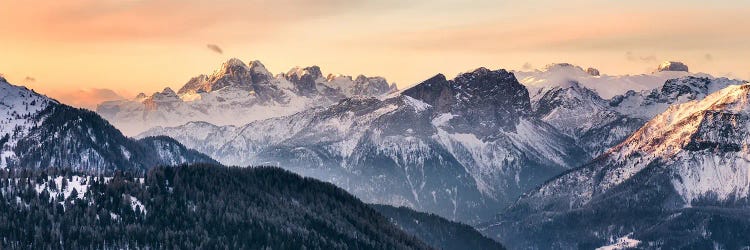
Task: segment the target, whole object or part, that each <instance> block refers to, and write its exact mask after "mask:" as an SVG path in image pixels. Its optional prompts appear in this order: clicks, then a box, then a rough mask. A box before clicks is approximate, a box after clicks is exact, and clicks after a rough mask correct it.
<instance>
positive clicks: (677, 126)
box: [486, 85, 750, 248]
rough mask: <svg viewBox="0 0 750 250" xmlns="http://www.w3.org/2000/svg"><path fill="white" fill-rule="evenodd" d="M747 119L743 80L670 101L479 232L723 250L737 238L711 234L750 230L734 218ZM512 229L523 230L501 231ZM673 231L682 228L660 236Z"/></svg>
mask: <svg viewBox="0 0 750 250" xmlns="http://www.w3.org/2000/svg"><path fill="white" fill-rule="evenodd" d="M748 122H750V85H732V86H729V87H726V88H724V89H722V90H720V91H718V92H716V93H714V94H711V95H709V96H707V97H706V98H704V99H702V100H695V101H690V102H687V103H684V104H680V105H674V106H671V107H670V108H669V109H667V110H666V111H665V112H663V113H661V114H659V115H658V116H656V117H654V118H653V119H651V120H650V121H649V122H648V123H646V124H645V125H644V126H643V127H642V128H640V129H639V130H638V131H636V132H635V133H634V134H633V135H631V136H630V137H628V138H627V139H626V140H625V141H624V142H622V143H621V144H619V145H617V146H616V147H614V148H612V149H611V150H610V151H608V152H607V153H605V154H604V155H602V156H601V157H599V158H597V159H596V160H594V161H593V162H592V163H590V164H587V165H586V166H583V167H581V168H578V169H575V170H572V171H570V172H568V173H566V174H563V175H561V176H559V177H556V178H554V179H552V180H550V181H548V182H547V183H546V184H544V185H543V186H541V187H540V188H538V189H536V190H534V191H532V192H530V193H529V194H527V195H525V196H524V197H522V198H521V199H520V200H519V201H518V202H517V203H516V204H515V205H514V206H512V207H511V209H509V210H508V211H506V212H505V213H504V214H503V217H502V218H501V219H500V220H499V221H498V222H495V223H492V224H489V225H488V226H487V227H486V230H487V231H488V232H491V233H493V234H495V235H497V236H498V237H499V238H501V239H511V238H514V239H515V238H519V237H520V238H523V239H525V241H524V240H513V241H514V243H513V244H519V245H516V247H518V246H525V245H527V244H531V245H533V244H535V243H532V242H541V243H542V244H546V243H544V240H539V239H538V238H537V237H538V236H539V235H548V236H544V237H550V240H551V241H559V242H566V243H564V244H580V242H585V241H591V242H598V243H602V241H605V240H606V239H607V237H614V238H618V237H623V236H626V235H627V234H629V233H634V235H633V238H635V239H638V240H642V241H648V240H649V239H653V238H656V239H659V240H657V241H655V242H650V243H653V244H657V245H658V244H666V245H667V246H664V247H666V248H673V247H674V246H682V247H685V246H691V247H693V248H694V247H697V246H700V245H690V244H704V243H706V242H708V243H709V244H710V243H715V244H716V245H718V246H724V247H727V246H731V245H728V244H735V243H736V239H727V238H722V237H724V236H721V235H717V234H721V233H720V232H717V231H715V230H719V229H720V230H721V232H725V231H726V230H728V228H734V227H742V228H750V220H749V219H747V217H742V216H740V217H737V216H735V215H737V214H738V213H746V212H748V211H750V163H749V161H748V159H750V151H748V145H749V144H750V127H748ZM586 216H591V217H586ZM600 218H607V219H606V220H601V221H598V220H597V219H600ZM738 218H743V219H738ZM571 220H578V221H579V223H580V224H575V225H569V227H568V228H566V229H564V230H567V232H563V231H561V230H563V229H562V228H558V227H557V226H559V225H562V224H565V223H567V222H568V221H571ZM686 221H692V222H691V223H690V224H684V223H685V222H686ZM514 225H515V226H518V225H523V226H520V227H521V228H520V230H516V231H515V232H511V231H509V230H507V229H506V228H509V227H513V226H514ZM661 225H664V226H663V227H662V226H661ZM667 225H671V226H667ZM718 225H724V226H719V227H718V229H717V226H718ZM579 227H580V228H579ZM584 227H585V228H584ZM722 227H723V229H721V228H722ZM541 228H547V229H541ZM675 228H680V230H678V231H680V232H682V234H677V235H669V234H667V233H665V232H664V231H665V230H675ZM732 230H734V229H732ZM730 231H731V230H730ZM571 232H576V234H578V235H573V233H571ZM730 238H731V237H730ZM665 239H672V240H674V242H670V240H665ZM576 241H578V243H576ZM650 243H649V244H650ZM513 244H511V245H513ZM561 244H563V243H561ZM744 244H749V243H748V242H747V241H745V243H744ZM574 246H575V245H574ZM577 246H579V247H580V246H581V245H577ZM670 246H671V247H670ZM698 248H700V247H698ZM728 248H734V247H728Z"/></svg>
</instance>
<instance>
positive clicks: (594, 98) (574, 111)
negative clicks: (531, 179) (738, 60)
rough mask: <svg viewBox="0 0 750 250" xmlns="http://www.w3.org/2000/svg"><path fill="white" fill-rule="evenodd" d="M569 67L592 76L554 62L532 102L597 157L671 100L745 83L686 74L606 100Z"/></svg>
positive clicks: (545, 117)
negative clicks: (569, 75)
mask: <svg viewBox="0 0 750 250" xmlns="http://www.w3.org/2000/svg"><path fill="white" fill-rule="evenodd" d="M563 69H564V70H563ZM567 71H572V72H577V75H580V76H583V77H584V78H585V77H592V76H584V75H585V74H586V73H585V72H584V71H583V70H582V69H581V68H579V67H576V66H572V65H567V64H565V65H553V66H550V68H549V71H548V72H547V73H550V75H548V76H546V77H548V79H546V80H545V83H544V85H546V86H544V87H541V88H537V89H536V92H531V93H532V95H531V96H532V97H531V103H532V107H533V110H534V113H535V115H536V116H537V117H538V118H540V119H541V120H543V121H546V122H547V123H549V124H551V125H552V126H554V127H555V128H557V129H558V130H560V131H562V132H564V133H565V134H567V135H569V136H571V137H573V138H574V139H576V141H578V143H579V144H580V145H581V146H582V147H583V148H584V149H586V151H587V152H589V154H590V155H591V156H592V157H595V156H598V155H599V154H601V153H603V152H604V151H605V150H607V149H609V148H610V147H612V146H614V145H616V144H617V143H620V142H622V140H624V139H625V138H626V137H627V136H628V135H630V134H631V133H632V132H633V131H635V130H636V129H638V128H639V127H640V126H642V125H643V124H644V123H646V121H648V120H649V119H651V118H653V117H654V116H656V115H657V114H659V113H661V112H663V111H665V110H666V109H667V108H668V107H669V105H673V104H679V103H684V102H687V101H690V100H700V99H702V98H704V97H705V96H706V95H708V94H711V93H713V92H715V91H717V90H720V89H722V88H725V87H727V86H730V85H738V84H743V83H745V82H744V81H739V80H730V79H727V78H713V77H709V76H706V77H694V76H684V77H679V78H674V79H669V80H665V81H664V82H662V85H661V86H660V87H658V88H654V89H650V90H643V91H639V92H636V91H633V90H630V91H628V92H627V93H624V94H623V95H617V96H614V97H613V98H612V99H610V100H605V99H603V98H601V97H600V96H599V95H598V94H597V93H596V91H594V90H592V89H590V88H587V87H585V86H583V85H582V84H581V83H579V82H577V81H576V80H570V79H572V78H566V77H565V74H562V73H565V72H567ZM553 73H556V74H553ZM612 84H617V82H614V83H612Z"/></svg>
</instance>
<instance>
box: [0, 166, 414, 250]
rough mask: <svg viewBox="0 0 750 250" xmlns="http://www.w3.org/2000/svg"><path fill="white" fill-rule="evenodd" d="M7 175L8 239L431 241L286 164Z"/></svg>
mask: <svg viewBox="0 0 750 250" xmlns="http://www.w3.org/2000/svg"><path fill="white" fill-rule="evenodd" d="M0 176H1V177H0V183H1V184H0V189H2V199H0V201H1V202H0V221H2V222H3V223H0V235H3V236H2V238H3V239H2V241H0V244H2V248H3V249H7V248H27V247H31V248H70V249H80V248H177V249H195V248H207V247H208V248H231V249H263V248H268V247H270V248H272V249H427V248H428V247H427V246H426V245H425V244H423V243H422V242H420V241H419V240H418V239H416V238H414V237H412V236H409V235H407V234H405V233H403V232H402V231H400V230H399V229H398V228H397V227H395V226H394V225H392V224H391V223H390V222H389V221H388V220H387V219H386V218H384V217H383V216H381V215H380V214H378V213H377V212H376V211H375V210H373V209H371V208H370V207H369V206H368V205H366V204H364V203H362V202H361V201H359V200H358V199H357V198H355V197H354V196H351V195H349V194H348V193H346V192H345V191H344V190H342V189H340V188H337V187H335V186H333V185H331V184H327V183H323V182H320V181H317V180H314V179H311V178H302V177H300V176H298V175H295V174H293V173H291V172H288V171H285V170H281V169H278V168H272V167H257V168H227V167H220V166H216V165H204V164H197V165H192V166H186V165H183V166H179V167H174V168H169V167H156V168H153V169H151V170H149V171H148V173H147V174H146V175H145V178H139V177H134V176H132V175H130V174H129V173H122V172H120V173H117V174H116V175H115V177H114V178H112V179H109V180H107V181H102V180H104V179H105V178H101V177H98V178H97V177H82V176H81V175H79V174H77V173H74V172H71V171H69V170H58V169H47V170H25V171H16V172H8V171H5V170H2V171H0ZM35 188H36V189H35ZM37 190H39V191H37ZM79 190H80V191H79ZM84 190H85V191H84Z"/></svg>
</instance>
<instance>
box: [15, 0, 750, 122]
mask: <svg viewBox="0 0 750 250" xmlns="http://www.w3.org/2000/svg"><path fill="white" fill-rule="evenodd" d="M748 14H750V1H745V0H733V1H732V0H723V1H722V0H716V1H703V0H700V1H699V0H662V1H655V0H649V1H646V0H628V1H616V0H602V1H583V0H568V1H558V0H554V1H552V0H531V1H502V0H475V1H470V0H465V1H458V0H379V1H365V0H318V1H315V0H307V1H303V0H274V1H261V0H249V1H248V0H215V1H195V0H154V1H148V0H96V1H94V0H91V1H89V0H65V1H59V0H50V1H27V0H23V1H22V0H0V18H1V20H0V56H1V57H0V73H1V74H3V75H4V76H5V77H6V78H7V79H8V80H9V81H11V82H12V83H15V84H18V85H26V86H28V87H30V88H33V89H35V90H37V91H38V92H42V93H45V94H48V95H50V96H52V97H55V98H58V99H60V100H62V101H63V102H66V103H69V104H72V105H77V106H84V107H93V105H95V103H97V102H99V101H101V100H105V99H113V98H118V96H126V97H130V96H134V95H135V94H137V93H138V92H146V93H151V92H154V91H157V90H160V89H162V88H164V87H167V86H169V87H172V88H179V87H180V86H182V84H184V83H185V82H186V81H187V80H188V79H189V78H190V77H192V76H196V75H198V74H202V73H210V72H212V71H213V70H214V69H216V68H217V67H219V66H220V64H221V63H222V62H223V61H225V60H226V59H228V58H231V57H237V58H240V59H242V60H244V61H248V60H251V59H258V60H261V61H262V62H263V63H264V64H265V65H266V67H267V68H268V69H269V70H271V71H272V72H275V73H278V72H282V71H287V70H288V69H289V68H291V67H293V66H298V65H299V66H308V65H313V64H315V65H319V66H321V68H322V69H323V71H324V73H341V74H349V75H356V74H360V73H361V74H366V75H380V76H384V77H386V78H387V79H389V80H390V81H393V82H396V83H398V85H399V86H400V87H405V86H409V85H412V84H414V83H416V82H418V81H420V80H424V79H426V78H428V77H430V76H432V75H434V74H436V73H439V72H442V73H446V74H447V75H455V74H457V73H459V72H463V71H466V70H469V69H472V68H476V67H479V66H485V67H489V68H506V69H523V68H540V67H543V66H544V65H545V64H549V63H554V62H570V63H573V64H577V65H581V66H583V67H590V66H591V67H596V68H599V69H600V70H601V71H602V73H604V74H640V73H646V72H649V71H650V70H652V69H653V68H655V67H656V65H658V64H659V62H661V61H664V60H676V61H682V62H685V63H686V64H687V65H689V66H690V68H691V70H692V71H700V72H706V73H710V74H713V75H716V76H730V77H734V78H741V79H750V60H748V58H750V32H749V31H750V20H748ZM208 45H212V46H208ZM219 51H221V53H219Z"/></svg>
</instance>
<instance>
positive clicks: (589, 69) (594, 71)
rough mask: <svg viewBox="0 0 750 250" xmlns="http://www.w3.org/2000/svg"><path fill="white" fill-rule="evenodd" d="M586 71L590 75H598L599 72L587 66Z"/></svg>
mask: <svg viewBox="0 0 750 250" xmlns="http://www.w3.org/2000/svg"><path fill="white" fill-rule="evenodd" d="M586 73H589V75H592V76H599V75H600V74H599V70H598V69H595V68H588V69H586Z"/></svg>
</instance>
